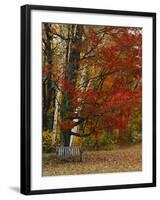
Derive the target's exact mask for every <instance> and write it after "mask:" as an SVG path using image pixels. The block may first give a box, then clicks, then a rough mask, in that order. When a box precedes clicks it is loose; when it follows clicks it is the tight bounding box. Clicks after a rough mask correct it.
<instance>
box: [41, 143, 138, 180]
mask: <svg viewBox="0 0 160 200" xmlns="http://www.w3.org/2000/svg"><path fill="white" fill-rule="evenodd" d="M53 158H54V155H53V154H44V155H43V171H42V173H43V176H57V175H71V174H75V175H76V174H91V173H110V172H128V171H141V170H142V148H141V145H134V146H131V147H125V148H121V149H117V150H112V151H88V152H87V151H86V152H84V153H83V161H82V162H79V161H70V162H62V161H59V162H57V161H55V160H54V159H53Z"/></svg>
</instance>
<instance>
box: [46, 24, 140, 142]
mask: <svg viewBox="0 0 160 200" xmlns="http://www.w3.org/2000/svg"><path fill="white" fill-rule="evenodd" d="M48 27H49V28H48ZM43 45H44V53H43V81H44V85H43V112H44V113H45V114H43V119H44V120H43V123H44V130H45V129H48V128H49V127H47V120H50V121H52V123H51V126H50V127H51V129H52V127H53V126H55V125H57V124H58V125H59V129H60V143H61V145H64V146H69V145H70V140H71V136H77V137H88V136H93V137H95V136H97V135H99V134H101V133H103V131H105V130H106V129H107V130H110V131H111V132H113V131H114V130H115V129H119V130H120V131H121V132H123V131H124V130H126V129H127V128H128V127H129V124H130V123H131V120H132V117H133V115H134V113H135V112H137V110H141V107H142V106H141V103H142V102H141V99H142V30H141V28H133V27H111V26H91V25H90V26H89V25H63V24H62V25H58V24H47V25H45V26H44V36H43ZM51 52H52V54H51ZM57 94H59V95H57ZM53 102H56V103H53ZM56 106H58V110H59V116H58V115H57V116H56V117H57V118H58V120H57V121H58V122H57V121H56V124H54V121H55V119H54V118H55V115H54V114H55V110H56V108H55V107H56ZM49 111H50V112H49ZM57 112H58V111H57ZM48 113H50V114H48ZM75 128H76V131H74V129H75Z"/></svg>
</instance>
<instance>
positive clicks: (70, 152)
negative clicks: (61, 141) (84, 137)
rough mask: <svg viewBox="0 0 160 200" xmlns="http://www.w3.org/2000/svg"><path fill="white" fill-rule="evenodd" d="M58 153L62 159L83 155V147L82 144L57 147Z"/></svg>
mask: <svg viewBox="0 0 160 200" xmlns="http://www.w3.org/2000/svg"><path fill="white" fill-rule="evenodd" d="M56 154H57V156H58V157H59V158H61V159H63V158H64V159H66V158H69V157H74V156H81V154H82V148H81V146H71V147H61V146H60V147H56Z"/></svg>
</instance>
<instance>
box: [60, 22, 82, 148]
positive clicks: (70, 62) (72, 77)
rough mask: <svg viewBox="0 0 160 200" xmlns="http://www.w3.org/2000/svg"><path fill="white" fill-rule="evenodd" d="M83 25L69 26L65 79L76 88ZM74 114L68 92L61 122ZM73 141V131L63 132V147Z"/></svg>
mask: <svg viewBox="0 0 160 200" xmlns="http://www.w3.org/2000/svg"><path fill="white" fill-rule="evenodd" d="M82 33H83V26H82V25H69V28H68V35H69V37H68V38H69V39H68V45H67V55H66V65H67V69H66V73H65V78H66V79H68V80H69V81H70V82H71V83H72V85H73V86H76V82H77V75H78V72H77V71H78V69H79V60H80V47H81V44H82ZM71 112H72V113H73V112H74V110H73V108H72V104H71V94H70V92H69V91H68V90H65V91H64V94H63V96H62V105H61V121H62V123H63V121H65V119H66V117H67V114H68V113H71ZM70 139H71V130H67V131H66V130H61V134H60V143H61V145H62V146H69V145H70Z"/></svg>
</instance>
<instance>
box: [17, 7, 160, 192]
mask: <svg viewBox="0 0 160 200" xmlns="http://www.w3.org/2000/svg"><path fill="white" fill-rule="evenodd" d="M32 10H45V11H64V12H79V13H81V12H82V13H94V14H98V13H99V14H111V15H125V16H141V17H151V18H152V20H153V21H152V22H153V27H152V34H153V38H152V48H153V52H152V56H153V62H152V67H153V74H152V77H153V88H152V90H153V93H152V94H153V97H152V98H153V107H152V109H153V111H152V119H153V132H152V137H153V149H152V156H153V161H152V169H153V171H152V182H151V183H138V184H125V185H108V186H107V185H106V186H94V187H93V186H92V187H78V188H60V189H49V190H48V189H47V190H45V189H44V190H31V84H32V83H31V51H30V49H31V23H32V22H31V11H32ZM20 184H21V193H22V194H25V195H33V194H49V193H65V192H81V191H94V190H112V189H127V188H143V187H155V186H156V13H150V12H136V11H121V10H102V9H89V8H72V7H54V6H44V5H24V6H21V183H20Z"/></svg>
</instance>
